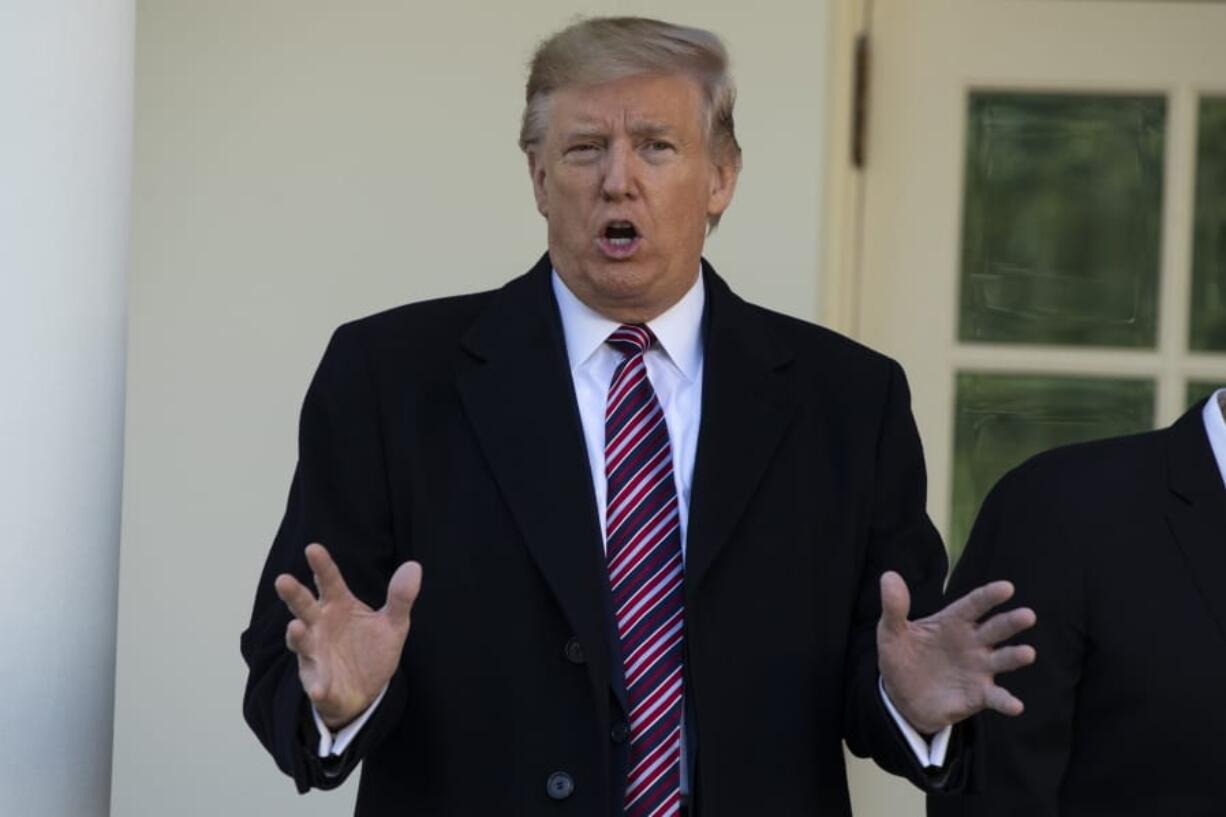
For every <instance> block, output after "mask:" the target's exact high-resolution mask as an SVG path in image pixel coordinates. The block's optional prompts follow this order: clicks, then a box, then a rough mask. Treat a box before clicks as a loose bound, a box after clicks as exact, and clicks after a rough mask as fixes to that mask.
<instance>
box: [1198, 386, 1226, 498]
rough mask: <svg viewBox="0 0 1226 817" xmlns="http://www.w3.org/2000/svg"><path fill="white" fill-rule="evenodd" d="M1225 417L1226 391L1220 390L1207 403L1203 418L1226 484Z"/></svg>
mask: <svg viewBox="0 0 1226 817" xmlns="http://www.w3.org/2000/svg"><path fill="white" fill-rule="evenodd" d="M1223 415H1226V389H1218V390H1217V391H1216V392H1214V393H1213V394H1212V395H1211V396H1210V397H1209V402H1207V403H1205V410H1204V412H1203V416H1204V418H1205V431H1206V432H1207V433H1208V434H1209V445H1210V446H1211V447H1212V448H1213V456H1214V458H1215V459H1216V460H1217V467H1218V470H1219V471H1221V472H1222V482H1223V483H1226V416H1223Z"/></svg>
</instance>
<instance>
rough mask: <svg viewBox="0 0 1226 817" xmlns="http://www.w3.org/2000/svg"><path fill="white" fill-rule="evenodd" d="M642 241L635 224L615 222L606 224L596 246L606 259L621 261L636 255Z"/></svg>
mask: <svg viewBox="0 0 1226 817" xmlns="http://www.w3.org/2000/svg"><path fill="white" fill-rule="evenodd" d="M642 240H643V239H642V236H640V235H639V231H638V228H637V227H635V226H634V222H632V221H624V220H614V221H610V222H608V223H607V224H605V228H604V232H603V233H601V235H600V236H599V237H597V239H596V245H597V246H598V247H599V248H600V251H601V252H602V253H604V255H605V256H606V257H608V258H613V259H619V260H620V259H623V258H629V257H630V256H632V255H634V252H635V250H637V249H638V247H639V244H640V243H642Z"/></svg>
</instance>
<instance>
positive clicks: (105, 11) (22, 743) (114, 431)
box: [0, 0, 134, 817]
mask: <svg viewBox="0 0 1226 817" xmlns="http://www.w3.org/2000/svg"><path fill="white" fill-rule="evenodd" d="M133 5H134V4H133V0H75V1H74V0H3V1H2V2H0V693H2V695H3V697H2V698H0V814H6V815H9V814H12V815H22V817H92V816H93V815H106V814H107V813H108V811H109V804H110V778H111V720H112V714H111V713H112V704H113V690H114V666H115V659H114V654H115V609H116V608H115V602H116V581H117V576H118V555H119V512H120V511H119V509H120V486H121V472H122V455H123V403H124V340H125V308H126V288H125V281H126V271H127V244H128V211H129V187H130V185H129V176H130V173H131V137H132V65H133V33H134V32H133V27H134V8H133Z"/></svg>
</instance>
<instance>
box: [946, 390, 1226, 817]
mask: <svg viewBox="0 0 1226 817" xmlns="http://www.w3.org/2000/svg"><path fill="white" fill-rule="evenodd" d="M1203 405H1204V403H1203V401H1202V403H1201V407H1203ZM989 579H1010V580H1012V581H1013V582H1014V584H1015V585H1016V587H1017V601H1018V602H1020V603H1022V604H1026V605H1029V606H1031V607H1033V608H1034V610H1035V612H1036V613H1037V614H1038V624H1037V625H1036V626H1035V628H1034V629H1033V630H1032V631H1030V632H1027V633H1025V634H1024V635H1023V636H1021V637H1020V640H1022V641H1025V642H1027V643H1031V644H1033V645H1034V646H1035V647H1036V648H1037V651H1038V660H1037V661H1036V662H1035V663H1034V664H1033V665H1032V666H1030V667H1028V668H1026V669H1022V670H1018V671H1017V672H1015V673H1012V674H1010V675H1009V677H1008V679H1007V680H1002V683H1003V684H1004V685H1005V686H1006V687H1008V688H1009V689H1010V690H1012V691H1013V692H1014V693H1015V694H1017V695H1018V697H1020V698H1021V699H1022V701H1023V702H1024V703H1025V706H1026V710H1025V712H1024V714H1022V715H1021V716H1020V717H1018V718H1016V719H1006V718H1002V717H999V716H985V717H984V719H983V722H982V733H981V736H980V737H981V738H982V740H981V742H980V746H981V747H982V750H983V751H984V752H985V753H986V762H985V763H983V764H982V770H983V772H984V773H985V777H984V779H983V781H982V782H983V787H982V788H983V790H982V791H981V792H980V793H978V794H975V795H965V796H957V797H952V798H946V797H930V798H929V806H928V813H929V814H930V815H933V816H934V817H952V816H953V815H963V816H964V817H965V816H967V815H984V816H985V817H986V815H991V816H992V817H1010V815H1017V816H1018V817H1021V815H1025V817H1047V816H1048V815H1060V817H1080V815H1087V816H1088V815H1111V817H1128V815H1136V816H1137V817H1142V815H1144V817H1154V815H1168V814H1169V815H1179V817H1197V816H1198V815H1205V817H1208V815H1217V817H1220V815H1223V814H1226V762H1224V761H1223V759H1222V757H1223V755H1222V742H1223V739H1224V738H1226V697H1224V696H1226V593H1224V592H1223V591H1222V587H1223V583H1224V582H1226V486H1223V484H1222V476H1221V474H1220V472H1219V471H1218V468H1217V464H1216V462H1215V460H1214V458H1213V453H1212V451H1211V449H1210V447H1209V441H1208V439H1207V436H1206V433H1205V428H1204V423H1203V420H1202V416H1201V408H1197V409H1194V410H1192V411H1189V412H1188V413H1187V414H1186V415H1184V417H1183V418H1182V419H1180V420H1179V421H1178V422H1177V423H1175V425H1174V426H1172V427H1170V428H1168V429H1164V430H1161V431H1156V432H1151V433H1148V434H1141V435H1138V436H1132V437H1124V438H1117V439H1110V440H1103V441H1099V442H1094V443H1088V444H1084V445H1076V446H1072V447H1068V448H1062V449H1057V450H1055V451H1051V452H1048V453H1046V454H1042V455H1040V456H1038V457H1036V458H1034V459H1032V460H1030V461H1029V462H1027V463H1026V464H1025V465H1023V466H1021V467H1020V468H1018V469H1017V470H1015V471H1013V472H1012V473H1010V474H1008V475H1007V476H1006V477H1005V478H1004V479H1002V480H1001V481H1000V483H999V484H998V485H997V486H996V488H995V489H994V490H993V492H992V494H991V495H990V496H989V497H988V499H987V500H986V501H985V503H984V506H983V509H982V511H981V512H980V515H979V519H978V521H977V522H976V525H975V528H974V531H973V532H972V534H971V539H970V542H969V544H968V545H967V548H966V552H965V553H964V555H963V556H962V559H961V561H960V562H959V564H958V566H957V569H956V570H955V571H954V575H953V577H952V579H951V581H950V586H949V593H950V594H956V593H959V592H961V591H963V590H965V589H967V588H969V587H971V586H973V585H977V584H979V583H981V582H983V581H985V580H989Z"/></svg>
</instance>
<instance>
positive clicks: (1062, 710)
mask: <svg viewBox="0 0 1226 817" xmlns="http://www.w3.org/2000/svg"><path fill="white" fill-rule="evenodd" d="M1045 481H1046V480H1045V479H1044V478H1043V476H1042V473H1041V471H1038V470H1037V469H1035V468H1033V467H1031V466H1023V467H1022V468H1021V469H1018V470H1016V471H1013V472H1011V473H1010V474H1008V475H1006V476H1005V478H1004V479H1002V480H1001V481H1000V482H999V483H998V484H997V486H996V487H995V488H994V489H993V491H992V492H991V493H990V494H989V495H988V498H987V499H986V500H985V501H984V504H983V507H982V509H981V510H980V513H979V517H978V519H977V520H976V522H975V526H974V529H973V530H972V532H971V537H970V540H969V541H968V543H967V546H966V550H965V552H964V553H963V555H962V558H961V560H960V561H959V562H958V566H957V569H955V570H954V574H953V576H952V577H951V579H950V584H949V591H948V595H949V596H950V597H951V598H953V597H956V596H958V595H961V594H963V593H965V592H967V591H968V590H970V589H972V588H974V587H976V586H978V585H980V584H983V583H984V582H988V581H994V580H997V579H1008V580H1009V581H1011V582H1013V584H1014V586H1015V588H1016V596H1015V598H1014V603H1015V604H1013V605H1011V606H1028V607H1031V608H1032V609H1033V610H1034V611H1035V613H1036V614H1037V618H1038V621H1037V623H1036V624H1035V626H1034V627H1033V628H1032V629H1030V630H1027V631H1026V632H1025V633H1022V634H1021V635H1019V636H1017V637H1016V638H1014V639H1012V640H1011V641H1010V642H1008V643H1025V644H1031V645H1033V646H1034V647H1035V650H1036V652H1037V659H1036V661H1035V663H1034V664H1032V665H1031V666H1029V667H1025V668H1023V669H1020V670H1017V671H1015V672H1012V673H1009V674H1008V675H1005V676H1001V677H1000V678H998V679H997V682H998V683H1000V684H1001V685H1002V686H1004V687H1005V688H1006V689H1008V690H1009V691H1010V692H1012V693H1013V694H1014V695H1016V696H1017V697H1018V698H1020V699H1021V701H1022V703H1023V704H1024V705H1025V711H1024V712H1023V713H1022V714H1021V715H1020V716H1018V717H1016V718H1007V717H1005V716H1002V715H997V714H995V713H985V714H984V716H983V719H982V726H983V728H982V741H981V744H982V745H981V746H980V747H979V752H980V754H981V755H982V764H981V765H982V768H983V776H982V777H978V776H977V778H976V785H975V786H974V787H973V789H972V791H971V792H970V793H967V794H963V795H958V796H952V797H944V796H934V797H930V798H929V803H928V813H929V814H930V815H932V817H955V815H960V816H965V817H970V816H971V815H975V817H988V815H991V817H1023V816H1024V817H1056V815H1058V814H1059V813H1060V807H1059V791H1060V785H1061V782H1062V781H1063V779H1064V774H1065V770H1066V768H1067V766H1068V761H1069V754H1070V752H1071V750H1072V746H1073V737H1074V736H1073V719H1074V715H1075V709H1076V698H1077V687H1078V683H1079V681H1080V678H1081V667H1082V660H1083V656H1084V652H1085V643H1086V639H1085V622H1086V619H1085V612H1084V611H1085V570H1084V562H1083V559H1082V556H1081V554H1082V549H1081V548H1080V547H1078V543H1077V542H1076V541H1075V540H1076V538H1077V534H1076V533H1075V530H1076V528H1077V525H1078V523H1077V521H1076V517H1077V514H1076V509H1075V508H1066V507H1062V505H1063V504H1065V503H1058V498H1057V497H1051V496H1046V494H1048V493H1050V492H1049V491H1045V490H1044V489H1043V487H1042V484H1043V483H1044V482H1045Z"/></svg>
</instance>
